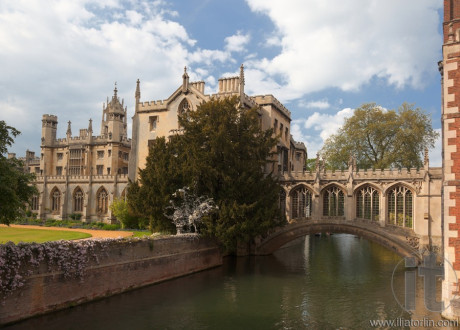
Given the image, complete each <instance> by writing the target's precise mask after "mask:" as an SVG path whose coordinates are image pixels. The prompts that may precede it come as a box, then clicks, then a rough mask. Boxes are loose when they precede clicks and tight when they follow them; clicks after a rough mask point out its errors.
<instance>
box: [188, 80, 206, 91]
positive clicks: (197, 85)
mask: <svg viewBox="0 0 460 330" xmlns="http://www.w3.org/2000/svg"><path fill="white" fill-rule="evenodd" d="M190 85H192V87H193V88H195V89H196V90H198V91H199V92H200V93H201V94H204V81H194V82H192V83H190Z"/></svg>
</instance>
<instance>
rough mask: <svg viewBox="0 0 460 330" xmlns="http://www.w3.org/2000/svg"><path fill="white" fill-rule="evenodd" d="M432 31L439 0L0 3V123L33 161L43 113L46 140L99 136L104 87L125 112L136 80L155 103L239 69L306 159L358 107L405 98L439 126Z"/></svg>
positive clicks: (436, 27) (435, 162) (436, 29)
mask: <svg viewBox="0 0 460 330" xmlns="http://www.w3.org/2000/svg"><path fill="white" fill-rule="evenodd" d="M441 24H442V1H441V0H404V1H401V0H384V1H383V0H348V1H343V0H329V1H324V0H282V1H280V0H176V1H167V0H157V1H147V0H72V1H68V0H1V1H0V41H1V47H0V120H4V121H6V123H7V124H8V125H10V126H13V127H15V128H17V129H18V130H20V131H21V133H22V134H21V135H20V136H18V137H17V138H16V142H15V144H14V145H13V147H12V148H10V152H15V153H17V156H23V155H24V154H25V150H26V149H29V150H32V151H35V152H36V153H37V154H39V153H40V137H41V119H42V115H43V114H54V115H57V116H58V121H59V124H58V125H59V126H58V137H65V132H66V130H67V122H68V121H69V120H70V121H71V122H72V132H73V135H74V136H75V135H78V131H79V129H81V128H87V127H88V120H89V119H90V118H91V119H93V121H94V125H93V127H94V128H95V134H99V133H100V131H99V124H100V121H101V117H102V107H103V103H104V102H106V99H107V97H111V96H112V95H113V89H114V86H115V82H116V85H117V89H118V95H119V96H120V97H121V98H124V100H125V104H126V105H127V107H128V116H129V118H131V117H132V116H133V114H134V91H135V87H136V80H137V79H140V81H141V101H150V100H159V99H166V98H168V97H169V96H170V95H171V94H172V93H173V92H174V91H175V90H176V89H177V88H178V87H179V86H180V85H181V82H182V77H181V76H182V74H183V70H184V66H186V67H187V68H188V69H187V70H188V73H189V76H190V80H191V81H198V80H203V81H205V83H206V88H205V92H206V93H215V92H216V91H217V81H218V79H219V78H220V77H227V76H235V75H238V72H239V67H240V65H241V64H244V67H245V82H246V85H245V92H246V93H247V94H248V95H259V94H272V95H274V96H275V97H276V98H277V99H279V100H280V101H281V102H282V103H283V104H284V105H285V106H286V107H287V108H288V109H289V110H290V111H291V117H292V122H291V133H292V134H293V136H294V139H296V140H297V141H302V142H304V143H305V144H306V146H307V150H308V156H309V158H314V157H316V152H317V151H318V150H319V149H321V147H322V145H323V143H324V141H325V140H326V139H327V138H328V137H329V136H330V135H331V134H334V133H335V132H336V131H337V129H338V128H339V127H340V126H341V125H342V124H343V121H344V119H345V118H347V117H350V116H352V115H353V111H354V109H356V108H357V107H359V106H360V105H361V104H363V103H371V102H375V103H377V104H378V105H380V106H382V107H383V108H386V109H397V108H398V107H399V106H400V105H401V104H402V103H403V102H408V103H411V104H415V106H416V107H419V108H421V109H423V110H424V111H425V112H426V113H427V114H429V115H430V116H431V118H432V125H433V127H434V128H435V129H436V130H438V131H439V132H440V127H441V124H440V117H441V110H440V108H441V87H440V74H439V72H438V67H437V62H438V61H439V60H441V59H442V53H441V44H442V36H441ZM128 123H129V126H128V129H129V134H131V133H130V127H131V123H130V120H128ZM430 165H431V166H441V141H440V140H439V141H438V142H437V143H436V147H435V148H434V149H433V150H431V151H430Z"/></svg>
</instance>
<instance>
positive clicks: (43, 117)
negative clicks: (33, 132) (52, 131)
mask: <svg viewBox="0 0 460 330" xmlns="http://www.w3.org/2000/svg"><path fill="white" fill-rule="evenodd" d="M42 120H46V121H54V122H57V121H58V117H57V116H55V115H48V114H44V115H43V116H42Z"/></svg>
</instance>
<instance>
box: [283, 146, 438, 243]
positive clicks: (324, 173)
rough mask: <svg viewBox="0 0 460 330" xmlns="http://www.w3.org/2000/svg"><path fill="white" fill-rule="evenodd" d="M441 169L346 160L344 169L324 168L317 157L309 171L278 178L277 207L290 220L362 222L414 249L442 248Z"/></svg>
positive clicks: (295, 172)
mask: <svg viewBox="0 0 460 330" xmlns="http://www.w3.org/2000/svg"><path fill="white" fill-rule="evenodd" d="M441 179H442V170H441V168H440V167H431V168H430V167H429V159H428V151H426V153H425V161H424V166H423V168H420V169H416V168H412V169H383V170H363V169H359V168H357V167H356V164H355V161H354V159H353V158H351V159H350V162H349V166H348V169H347V170H345V171H331V170H325V168H324V165H323V162H322V161H321V160H320V159H319V158H318V159H317V161H316V167H315V169H314V170H313V171H291V172H290V173H285V174H283V175H282V177H281V180H280V181H281V183H282V188H281V192H280V208H281V209H282V210H284V212H285V214H286V217H287V219H288V220H289V221H290V222H299V221H310V220H314V221H315V222H319V223H321V222H329V221H337V223H338V224H341V223H343V224H345V225H346V224H351V222H356V221H360V222H362V223H363V224H366V223H367V224H369V225H375V226H377V227H380V228H386V229H388V230H390V231H391V232H392V233H393V234H394V235H395V236H401V237H405V239H407V240H411V242H408V243H410V245H412V246H413V247H414V248H416V249H420V250H422V251H423V250H426V249H429V248H431V249H435V250H437V251H440V250H441V246H442V230H441V211H440V210H441Z"/></svg>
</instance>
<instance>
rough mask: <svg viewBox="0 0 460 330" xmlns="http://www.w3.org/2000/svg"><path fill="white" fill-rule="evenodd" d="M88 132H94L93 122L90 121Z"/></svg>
mask: <svg viewBox="0 0 460 330" xmlns="http://www.w3.org/2000/svg"><path fill="white" fill-rule="evenodd" d="M88 132H89V133H90V134H91V133H92V132H93V120H92V119H91V118H90V119H89V124H88Z"/></svg>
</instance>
